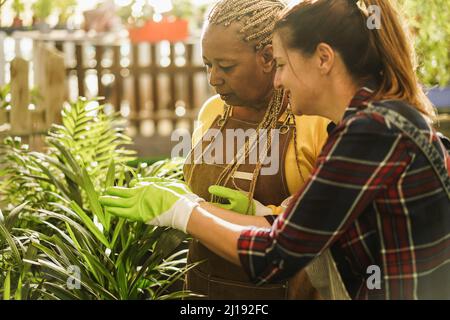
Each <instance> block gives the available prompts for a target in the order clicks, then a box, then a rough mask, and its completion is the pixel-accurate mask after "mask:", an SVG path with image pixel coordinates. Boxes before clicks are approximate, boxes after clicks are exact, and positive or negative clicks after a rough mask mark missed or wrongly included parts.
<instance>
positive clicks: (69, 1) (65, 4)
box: [55, 0, 77, 24]
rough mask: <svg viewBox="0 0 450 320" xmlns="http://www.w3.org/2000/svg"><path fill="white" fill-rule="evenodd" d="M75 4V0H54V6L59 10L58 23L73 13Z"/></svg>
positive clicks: (63, 21)
mask: <svg viewBox="0 0 450 320" xmlns="http://www.w3.org/2000/svg"><path fill="white" fill-rule="evenodd" d="M76 5H77V1H76V0H55V8H57V9H58V11H59V23H60V24H64V23H66V22H67V19H68V18H69V17H70V15H71V14H73V12H74V9H75V7H76Z"/></svg>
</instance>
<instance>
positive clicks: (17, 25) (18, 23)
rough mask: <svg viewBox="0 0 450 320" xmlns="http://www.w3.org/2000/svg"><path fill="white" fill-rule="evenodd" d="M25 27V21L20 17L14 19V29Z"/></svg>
mask: <svg viewBox="0 0 450 320" xmlns="http://www.w3.org/2000/svg"><path fill="white" fill-rule="evenodd" d="M22 26H23V21H22V19H20V18H19V17H17V16H16V17H14V20H13V23H12V27H13V28H21V27H22Z"/></svg>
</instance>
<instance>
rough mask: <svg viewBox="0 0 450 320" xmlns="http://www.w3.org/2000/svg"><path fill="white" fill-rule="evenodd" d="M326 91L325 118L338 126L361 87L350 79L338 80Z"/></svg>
mask: <svg viewBox="0 0 450 320" xmlns="http://www.w3.org/2000/svg"><path fill="white" fill-rule="evenodd" d="M326 89H328V91H326ZM326 89H325V91H324V92H326V93H327V94H326V97H325V99H324V100H325V101H323V103H324V104H322V105H323V106H324V108H323V110H325V111H324V114H323V116H324V117H326V118H328V119H330V120H331V121H333V122H334V123H336V124H337V123H339V122H340V121H341V120H342V118H343V117H344V113H345V110H346V109H347V107H348V106H349V104H350V102H351V101H352V98H353V97H354V96H355V94H356V92H357V91H358V89H359V85H358V84H356V83H355V82H354V81H353V80H351V79H349V78H348V79H337V80H336V81H333V82H332V83H331V85H330V86H329V88H326ZM330 106H332V107H330Z"/></svg>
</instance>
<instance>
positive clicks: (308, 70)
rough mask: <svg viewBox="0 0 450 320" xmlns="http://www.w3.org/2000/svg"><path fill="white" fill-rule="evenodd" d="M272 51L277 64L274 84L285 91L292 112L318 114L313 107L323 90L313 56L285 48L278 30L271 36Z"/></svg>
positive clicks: (315, 105)
mask: <svg viewBox="0 0 450 320" xmlns="http://www.w3.org/2000/svg"><path fill="white" fill-rule="evenodd" d="M273 53H274V59H275V62H276V66H277V70H276V74H275V80H274V85H275V87H276V88H279V87H283V88H284V89H285V90H286V91H287V93H288V94H289V101H290V104H291V108H292V112H293V113H294V114H296V115H302V114H305V115H315V114H318V113H317V111H316V110H315V109H316V108H317V105H318V99H320V95H321V93H322V92H323V90H321V87H320V83H321V82H320V81H321V80H320V74H319V72H318V70H317V68H315V66H314V62H315V59H314V57H307V56H305V55H303V54H302V53H301V52H300V51H299V50H295V49H293V50H290V49H288V48H286V47H285V45H284V43H283V42H282V40H281V38H280V36H279V34H278V32H276V33H275V34H274V37H273Z"/></svg>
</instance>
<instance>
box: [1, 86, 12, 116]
mask: <svg viewBox="0 0 450 320" xmlns="http://www.w3.org/2000/svg"><path fill="white" fill-rule="evenodd" d="M10 92H11V87H10V85H9V84H5V85H4V86H3V87H0V110H4V109H6V107H7V106H9V103H10V102H11V96H10Z"/></svg>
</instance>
